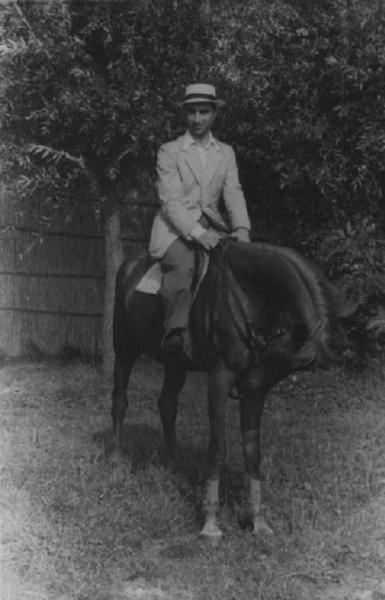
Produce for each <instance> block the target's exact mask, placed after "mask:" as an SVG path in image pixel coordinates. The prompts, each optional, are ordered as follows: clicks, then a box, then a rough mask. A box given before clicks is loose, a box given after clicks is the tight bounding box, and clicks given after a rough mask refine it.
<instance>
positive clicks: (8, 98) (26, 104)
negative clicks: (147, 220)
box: [0, 0, 205, 197]
mask: <svg viewBox="0 0 385 600" xmlns="http://www.w3.org/2000/svg"><path fill="white" fill-rule="evenodd" d="M197 7H198V8H199V3H198V2H196V1H194V2H187V1H179V2H171V1H170V0H166V1H165V2H162V3H154V4H152V3H147V2H141V3H137V2H134V1H133V0H131V1H121V0H120V1H116V2H113V3H111V2H89V1H88V2H83V1H81V2H79V1H77V0H73V1H68V2H58V1H53V2H49V3H30V2H21V1H20V2H18V3H17V2H10V3H8V5H6V7H5V8H3V11H4V13H5V15H4V16H5V26H4V30H3V40H2V45H1V48H0V50H1V52H2V59H3V60H2V63H3V73H4V76H5V80H6V84H5V94H4V102H3V126H4V130H5V133H6V135H7V138H6V141H5V143H4V144H3V153H4V154H6V153H7V151H8V147H9V144H10V142H11V141H12V143H13V144H14V148H15V156H13V157H11V160H9V161H8V166H12V167H13V176H14V175H15V173H16V174H21V173H22V172H23V173H24V174H25V172H26V171H29V176H30V184H31V189H33V190H34V191H36V183H37V179H39V176H38V174H40V175H41V174H42V173H44V171H43V169H42V165H44V166H45V168H47V165H49V166H50V167H56V170H57V172H58V173H59V175H60V181H62V178H67V181H68V182H70V181H72V182H74V181H76V182H77V180H78V178H79V177H80V176H81V175H82V174H84V173H86V176H87V177H88V178H89V179H90V180H91V181H92V183H93V184H94V188H95V189H97V190H98V191H99V194H100V195H104V196H106V197H108V196H109V190H110V189H111V187H116V185H117V184H118V183H119V182H120V183H121V185H123V186H129V185H130V184H131V185H132V182H133V181H134V178H135V175H137V172H138V170H143V169H145V168H146V167H147V168H152V167H153V163H154V156H155V152H156V150H157V147H158V145H159V143H160V142H161V140H162V138H163V139H164V136H165V131H168V132H169V133H170V132H171V130H173V129H174V128H175V123H174V122H173V114H172V112H171V110H170V109H169V110H167V107H169V108H171V106H174V104H175V95H176V93H180V89H181V86H182V81H183V83H185V81H186V79H189V77H190V71H191V69H190V67H189V65H188V61H187V62H186V60H185V56H186V54H187V57H188V53H189V52H190V53H191V52H196V49H197V44H198V42H197V41H196V38H197V29H198V28H199V27H200V24H201V16H200V12H199V10H197ZM187 24H188V27H187ZM186 31H188V35H187V36H186V35H185V32H186ZM202 31H203V30H202ZM204 43H205V39H204V36H203V37H202V35H201V44H203V45H204ZM165 82H167V83H165ZM165 109H166V110H165ZM36 159H40V160H36ZM45 174H46V175H47V176H48V177H47V179H46V180H45V184H46V186H48V188H51V192H56V194H60V183H59V185H58V182H57V181H56V180H55V177H53V176H52V173H51V172H49V171H46V172H45ZM41 183H42V182H41V181H39V185H40V184H41ZM23 186H24V190H25V187H26V186H25V179H24V180H23Z"/></svg>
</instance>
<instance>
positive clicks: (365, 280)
mask: <svg viewBox="0 0 385 600" xmlns="http://www.w3.org/2000/svg"><path fill="white" fill-rule="evenodd" d="M307 250H308V252H309V253H310V254H314V255H316V257H317V260H318V261H319V263H320V264H321V265H322V266H323V268H324V269H325V271H326V272H327V273H328V274H329V275H330V277H332V279H334V280H336V281H339V282H341V283H343V284H344V286H346V287H347V288H348V289H350V290H351V291H352V293H353V294H354V296H355V297H356V298H357V299H358V300H359V304H360V310H359V312H358V314H357V316H356V318H355V319H354V322H353V323H352V326H351V328H350V331H349V337H350V352H351V356H352V357H353V358H355V359H359V360H360V361H363V362H365V359H366V358H367V356H368V355H369V356H373V355H377V354H379V353H381V352H382V351H383V349H384V347H385V273H384V264H385V243H384V240H383V239H381V238H379V236H378V231H377V227H376V224H375V222H374V221H373V220H372V219H369V218H367V217H363V216H362V215H360V214H356V215H354V218H353V219H352V221H347V223H346V225H345V226H344V227H341V228H336V229H334V230H331V231H329V232H325V231H324V230H322V231H320V232H318V233H317V234H314V235H313V236H312V238H309V240H308V243H307Z"/></svg>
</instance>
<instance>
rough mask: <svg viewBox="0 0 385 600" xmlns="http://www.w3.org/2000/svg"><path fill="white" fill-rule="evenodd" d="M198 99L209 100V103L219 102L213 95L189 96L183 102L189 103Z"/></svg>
mask: <svg viewBox="0 0 385 600" xmlns="http://www.w3.org/2000/svg"><path fill="white" fill-rule="evenodd" d="M196 98H199V99H204V100H208V101H209V102H217V99H216V97H215V96H213V95H212V94H187V96H185V98H184V100H183V102H189V101H190V100H194V99H196Z"/></svg>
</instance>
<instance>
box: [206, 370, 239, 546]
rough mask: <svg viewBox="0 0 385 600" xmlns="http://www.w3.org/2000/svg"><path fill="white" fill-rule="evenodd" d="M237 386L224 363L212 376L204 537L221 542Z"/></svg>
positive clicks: (210, 382)
mask: <svg viewBox="0 0 385 600" xmlns="http://www.w3.org/2000/svg"><path fill="white" fill-rule="evenodd" d="M233 382H234V375H233V372H232V371H229V370H227V369H226V368H225V367H224V365H223V363H222V362H220V363H219V364H218V365H216V366H215V368H213V369H211V370H210V372H209V391H208V405H209V421H210V443H209V447H208V451H207V466H206V485H205V492H204V498H203V512H204V517H205V524H204V527H203V529H202V531H201V535H202V536H205V537H207V538H210V539H212V540H218V539H219V538H220V537H221V536H222V531H221V529H220V527H219V525H218V521H217V512H218V506H219V494H218V491H219V477H220V472H221V469H222V467H223V465H224V463H225V460H226V450H227V449H226V400H227V397H228V394H229V391H230V388H231V386H232V384H233Z"/></svg>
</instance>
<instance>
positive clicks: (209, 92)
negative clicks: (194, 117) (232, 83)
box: [179, 83, 225, 107]
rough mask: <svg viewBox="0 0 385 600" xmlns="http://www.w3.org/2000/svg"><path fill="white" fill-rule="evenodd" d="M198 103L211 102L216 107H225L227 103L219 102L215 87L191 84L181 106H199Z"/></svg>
mask: <svg viewBox="0 0 385 600" xmlns="http://www.w3.org/2000/svg"><path fill="white" fill-rule="evenodd" d="M198 102H210V104H214V105H215V106H216V107H219V106H223V105H224V104H225V102H224V101H223V100H218V98H217V94H216V91H215V87H214V86H213V85H211V84H209V83H191V84H190V85H188V86H187V87H186V90H185V94H184V98H183V100H182V102H180V103H179V106H186V105H188V104H197V103H198Z"/></svg>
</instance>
